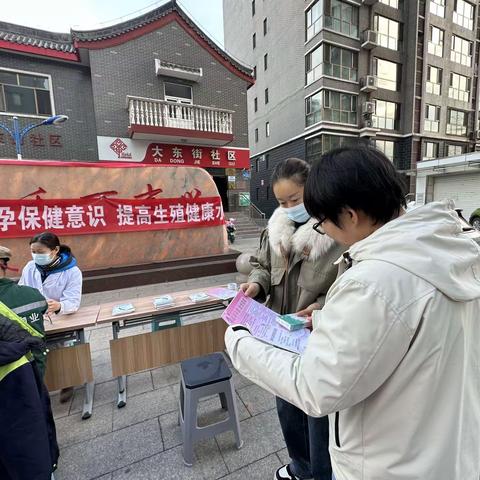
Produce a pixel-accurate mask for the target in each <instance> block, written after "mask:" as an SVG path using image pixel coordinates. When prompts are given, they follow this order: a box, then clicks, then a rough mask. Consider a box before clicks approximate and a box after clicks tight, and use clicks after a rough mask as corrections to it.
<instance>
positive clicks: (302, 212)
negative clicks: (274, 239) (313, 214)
mask: <svg viewBox="0 0 480 480" xmlns="http://www.w3.org/2000/svg"><path fill="white" fill-rule="evenodd" d="M283 211H284V212H285V213H286V214H287V217H288V218H289V219H290V220H292V222H297V223H305V222H308V220H309V219H310V215H309V214H308V212H307V210H306V209H305V205H304V204H303V203H299V204H298V205H295V206H294V207H291V208H284V209H283Z"/></svg>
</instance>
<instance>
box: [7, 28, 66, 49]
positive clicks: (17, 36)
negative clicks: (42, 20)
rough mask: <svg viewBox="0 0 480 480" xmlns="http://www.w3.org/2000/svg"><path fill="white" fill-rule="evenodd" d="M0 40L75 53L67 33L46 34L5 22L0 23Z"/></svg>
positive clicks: (42, 31)
mask: <svg viewBox="0 0 480 480" xmlns="http://www.w3.org/2000/svg"><path fill="white" fill-rule="evenodd" d="M0 40H4V41H6V42H11V43H16V44H19V45H28V46H31V47H38V48H47V49H50V50H57V51H59V52H65V53H74V52H75V47H74V46H73V41H72V36H71V35H70V34H69V33H55V32H47V31H46V30H38V29H36V28H29V27H24V26H22V25H14V24H12V23H6V22H0Z"/></svg>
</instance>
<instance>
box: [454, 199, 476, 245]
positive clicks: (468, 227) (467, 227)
mask: <svg viewBox="0 0 480 480" xmlns="http://www.w3.org/2000/svg"><path fill="white" fill-rule="evenodd" d="M455 211H456V212H457V213H458V216H459V217H460V220H461V221H462V224H463V232H464V233H465V235H467V236H468V237H470V238H472V239H473V240H475V241H476V242H477V243H478V244H479V245H480V228H478V229H477V228H476V227H475V228H474V227H472V225H473V223H472V216H473V215H474V214H475V212H473V214H472V216H470V223H468V222H467V220H466V219H465V217H464V216H463V215H462V209H461V208H456V209H455ZM475 211H476V212H479V213H480V209H479V210H475ZM478 218H480V217H478Z"/></svg>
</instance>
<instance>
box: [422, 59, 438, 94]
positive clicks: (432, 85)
mask: <svg viewBox="0 0 480 480" xmlns="http://www.w3.org/2000/svg"><path fill="white" fill-rule="evenodd" d="M425 90H426V92H427V93H431V94H433V95H440V94H441V93H442V69H441V68H438V67H432V66H431V65H428V67H427V82H426V84H425Z"/></svg>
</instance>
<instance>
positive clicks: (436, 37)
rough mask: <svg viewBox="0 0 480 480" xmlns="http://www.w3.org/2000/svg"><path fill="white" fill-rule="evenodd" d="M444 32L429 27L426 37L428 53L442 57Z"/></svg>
mask: <svg viewBox="0 0 480 480" xmlns="http://www.w3.org/2000/svg"><path fill="white" fill-rule="evenodd" d="M444 35H445V32H444V31H443V30H441V29H440V28H437V27H434V26H433V25H430V28H429V37H428V53H430V54H432V55H436V56H437V57H443V37H444Z"/></svg>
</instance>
